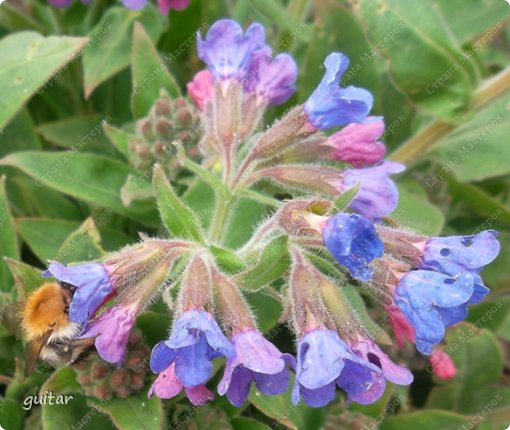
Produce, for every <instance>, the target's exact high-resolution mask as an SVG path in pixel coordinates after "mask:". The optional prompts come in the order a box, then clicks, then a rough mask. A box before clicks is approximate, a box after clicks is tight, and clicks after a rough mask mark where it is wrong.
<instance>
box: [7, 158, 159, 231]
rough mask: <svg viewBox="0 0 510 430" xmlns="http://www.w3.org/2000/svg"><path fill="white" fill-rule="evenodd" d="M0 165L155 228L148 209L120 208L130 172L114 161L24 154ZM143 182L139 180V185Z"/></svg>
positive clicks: (138, 207) (154, 214) (141, 205)
mask: <svg viewBox="0 0 510 430" xmlns="http://www.w3.org/2000/svg"><path fill="white" fill-rule="evenodd" d="M0 165H8V166H14V167H18V168H19V169H21V170H23V171H24V172H25V173H27V174H28V175H30V176H32V177H33V178H35V179H36V183H37V184H38V185H46V186H49V187H52V188H54V189H56V190H58V191H60V192H63V193H65V194H68V195H71V196H73V197H77V198H79V199H82V200H85V201H87V202H90V203H95V204H98V205H101V206H103V207H105V208H111V209H112V210H114V211H115V212H117V213H119V214H121V215H125V216H128V217H130V218H133V219H135V220H138V221H140V222H142V223H143V224H145V225H157V222H158V221H157V215H156V213H155V211H154V209H153V208H152V207H149V208H148V207H147V205H144V204H133V205H131V206H130V207H129V208H126V207H125V206H124V205H123V203H122V201H121V199H120V193H119V190H120V189H121V187H122V186H123V185H124V183H125V181H126V178H127V176H128V175H129V174H130V173H131V172H132V171H131V169H130V168H129V167H128V166H126V165H125V164H123V163H120V162H118V161H116V160H112V159H110V158H106V157H102V156H99V155H95V154H85V153H83V154H82V153H73V152H59V153H52V152H36V151H26V152H18V153H14V154H10V155H8V156H7V157H4V158H2V159H1V160H0ZM147 180H148V179H147V178H145V177H140V183H141V185H143V183H144V182H147Z"/></svg>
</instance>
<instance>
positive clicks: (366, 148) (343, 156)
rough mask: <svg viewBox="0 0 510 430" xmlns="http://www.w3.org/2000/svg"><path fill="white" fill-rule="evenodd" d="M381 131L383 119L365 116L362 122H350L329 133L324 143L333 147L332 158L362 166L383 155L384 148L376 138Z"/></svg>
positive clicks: (379, 158) (373, 161)
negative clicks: (331, 133) (333, 132)
mask: <svg viewBox="0 0 510 430" xmlns="http://www.w3.org/2000/svg"><path fill="white" fill-rule="evenodd" d="M383 132H384V121H383V120H382V119H381V118H380V117H367V119H366V121H365V122H364V123H362V124H359V123H351V124H349V125H347V126H346V127H344V128H343V129H342V130H340V131H338V132H336V133H335V134H333V135H331V136H330V137H329V138H328V140H327V141H326V143H325V145H328V146H330V147H332V148H333V151H332V154H331V157H332V158H335V159H337V160H342V161H345V162H347V163H349V164H352V165H353V166H355V167H362V166H365V165H367V164H374V163H377V162H378V161H379V160H381V159H382V158H383V157H384V154H385V153H386V148H385V146H384V144H383V143H382V142H380V141H378V140H377V139H379V138H380V137H381V135H382V134H383Z"/></svg>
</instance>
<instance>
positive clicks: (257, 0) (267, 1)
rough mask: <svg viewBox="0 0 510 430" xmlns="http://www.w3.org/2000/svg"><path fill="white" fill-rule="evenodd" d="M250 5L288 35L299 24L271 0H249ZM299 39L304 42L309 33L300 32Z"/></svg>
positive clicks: (278, 4)
mask: <svg viewBox="0 0 510 430" xmlns="http://www.w3.org/2000/svg"><path fill="white" fill-rule="evenodd" d="M251 4H252V5H253V7H254V8H255V10H257V11H258V12H260V13H261V14H262V15H264V16H265V17H266V18H267V19H269V20H271V21H273V23H274V24H275V25H276V27H277V28H279V29H280V30H285V31H287V32H289V33H294V32H295V30H296V28H298V27H299V26H300V23H299V22H298V21H296V20H294V19H293V18H292V17H291V16H290V15H289V14H288V12H287V10H286V9H285V8H284V7H283V6H282V5H281V4H280V3H278V2H275V1H273V0H251ZM297 36H298V37H299V39H301V40H303V41H306V40H307V39H308V38H307V37H306V36H309V33H308V32H306V31H304V30H302V31H301V32H299V33H298V34H297Z"/></svg>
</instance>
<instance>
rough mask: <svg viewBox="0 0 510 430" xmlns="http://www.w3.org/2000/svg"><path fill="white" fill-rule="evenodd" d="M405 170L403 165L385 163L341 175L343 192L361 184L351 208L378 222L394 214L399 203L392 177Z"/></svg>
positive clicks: (350, 205)
mask: <svg viewBox="0 0 510 430" xmlns="http://www.w3.org/2000/svg"><path fill="white" fill-rule="evenodd" d="M404 170H405V166H404V165H403V164H400V163H395V162H393V161H383V162H381V163H379V164H377V165H375V166H373V167H366V168H364V169H348V170H345V171H344V172H343V173H342V175H341V185H340V188H341V191H342V192H345V191H347V190H349V189H350V188H352V187H354V186H355V185H356V184H357V183H359V184H360V188H359V190H358V192H357V194H356V196H355V197H354V198H353V199H352V200H351V202H350V203H349V208H351V209H352V210H353V211H355V212H357V213H359V214H361V215H363V216H364V217H365V218H368V219H369V220H378V219H380V218H383V217H385V216H386V215H388V214H390V213H391V212H393V211H394V210H395V209H396V207H397V203H398V190H397V187H396V186H395V184H394V182H393V181H392V180H391V179H390V175H393V174H395V173H400V172H403V171H404Z"/></svg>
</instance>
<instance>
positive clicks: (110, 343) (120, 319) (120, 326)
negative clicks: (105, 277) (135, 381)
mask: <svg viewBox="0 0 510 430" xmlns="http://www.w3.org/2000/svg"><path fill="white" fill-rule="evenodd" d="M137 310H138V307H137V305H136V304H133V305H128V306H121V305H118V306H112V307H111V308H108V309H107V310H106V311H104V313H102V314H101V315H100V316H99V317H98V318H97V319H96V320H94V321H92V322H91V323H90V324H89V325H88V326H87V327H86V328H85V331H84V332H83V333H82V334H81V335H80V338H90V337H94V338H95V346H96V349H97V352H98V353H99V355H100V357H101V358H102V359H103V360H105V361H107V362H108V363H116V364H117V365H120V364H121V363H122V361H123V360H124V356H125V354H126V346H127V343H128V339H129V332H130V331H131V329H132V328H133V326H134V324H135V319H136V315H137Z"/></svg>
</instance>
